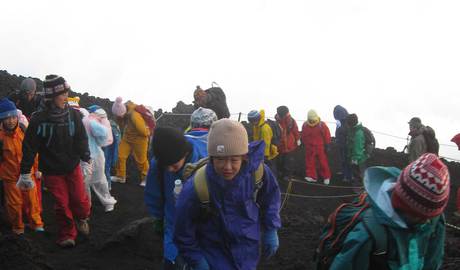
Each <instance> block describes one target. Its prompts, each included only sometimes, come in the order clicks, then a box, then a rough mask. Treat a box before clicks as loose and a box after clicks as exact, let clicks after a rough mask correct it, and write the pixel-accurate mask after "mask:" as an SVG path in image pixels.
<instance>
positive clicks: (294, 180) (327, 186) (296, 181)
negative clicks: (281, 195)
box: [285, 179, 364, 189]
mask: <svg viewBox="0 0 460 270" xmlns="http://www.w3.org/2000/svg"><path fill="white" fill-rule="evenodd" d="M285 181H286V180H285ZM287 181H289V182H291V181H292V182H295V183H300V184H305V185H311V186H318V187H325V188H342V189H351V188H364V187H363V186H356V187H345V186H333V185H324V184H317V183H311V182H306V181H300V180H297V179H289V180H287Z"/></svg>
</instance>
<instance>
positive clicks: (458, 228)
mask: <svg viewBox="0 0 460 270" xmlns="http://www.w3.org/2000/svg"><path fill="white" fill-rule="evenodd" d="M446 226H447V227H449V228H451V229H454V230H457V231H460V227H458V226H455V225H452V224H450V223H447V222H446Z"/></svg>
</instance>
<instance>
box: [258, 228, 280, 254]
mask: <svg viewBox="0 0 460 270" xmlns="http://www.w3.org/2000/svg"><path fill="white" fill-rule="evenodd" d="M262 245H263V247H262V256H263V258H264V259H269V258H270V257H272V256H273V255H275V253H276V251H277V250H278V247H279V245H280V244H279V240H278V232H277V231H276V230H275V229H273V230H268V231H266V232H265V233H264V234H263V238H262Z"/></svg>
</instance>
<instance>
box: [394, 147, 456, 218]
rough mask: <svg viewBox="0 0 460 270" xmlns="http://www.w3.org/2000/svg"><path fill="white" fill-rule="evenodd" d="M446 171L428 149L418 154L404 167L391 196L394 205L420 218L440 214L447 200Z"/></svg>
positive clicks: (447, 184)
mask: <svg viewBox="0 0 460 270" xmlns="http://www.w3.org/2000/svg"><path fill="white" fill-rule="evenodd" d="M449 190H450V180H449V171H448V169H447V167H446V165H444V163H442V161H441V160H440V159H439V158H438V157H437V156H436V155H435V154H431V153H426V154H423V155H422V156H420V157H419V158H418V159H417V160H415V161H414V162H412V163H411V164H409V165H408V166H407V167H406V168H404V170H403V172H402V173H401V174H400V175H399V178H398V181H397V182H396V185H395V188H394V190H393V193H392V196H391V203H392V205H393V207H394V208H395V209H400V210H402V211H404V212H406V213H407V214H410V215H412V216H415V217H420V218H425V219H429V218H433V217H435V216H438V215H440V214H441V213H442V212H443V211H444V208H446V206H447V202H448V200H449Z"/></svg>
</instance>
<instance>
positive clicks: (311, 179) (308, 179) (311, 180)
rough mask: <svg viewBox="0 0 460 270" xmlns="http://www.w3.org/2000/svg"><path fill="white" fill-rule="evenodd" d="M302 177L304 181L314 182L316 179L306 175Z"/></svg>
mask: <svg viewBox="0 0 460 270" xmlns="http://www.w3.org/2000/svg"><path fill="white" fill-rule="evenodd" d="M304 179H305V181H307V182H310V183H316V179H313V178H311V177H308V176H307V177H305V178H304Z"/></svg>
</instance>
